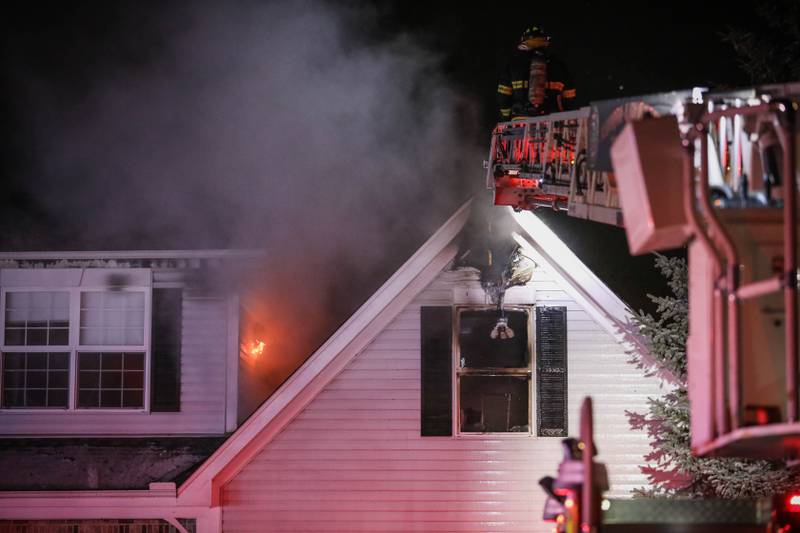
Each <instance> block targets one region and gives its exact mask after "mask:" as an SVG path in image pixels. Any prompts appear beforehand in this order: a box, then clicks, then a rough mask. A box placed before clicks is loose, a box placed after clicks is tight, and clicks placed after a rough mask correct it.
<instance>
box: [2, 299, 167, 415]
mask: <svg viewBox="0 0 800 533" xmlns="http://www.w3.org/2000/svg"><path fill="white" fill-rule="evenodd" d="M150 297H151V293H150V289H149V288H144V287H141V288H135V287H126V288H124V289H114V290H108V289H103V290H101V289H89V288H69V289H67V290H57V291H52V290H16V289H14V288H8V289H4V290H3V291H2V302H3V309H4V313H3V332H4V335H3V344H2V346H0V350H2V358H0V365H2V395H0V407H2V408H4V409H19V408H33V409H41V408H60V409H102V408H113V409H139V410H143V409H146V408H147V399H148V394H147V392H148V383H147V379H146V376H147V369H148V368H149V357H150V354H149V352H150V349H149V330H150V328H149V313H150V309H149V306H150Z"/></svg>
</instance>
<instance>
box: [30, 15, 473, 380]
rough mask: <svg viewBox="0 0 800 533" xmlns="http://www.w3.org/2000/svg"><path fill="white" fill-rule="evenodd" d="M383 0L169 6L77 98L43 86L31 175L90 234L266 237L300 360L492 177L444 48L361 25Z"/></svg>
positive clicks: (245, 242)
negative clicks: (150, 35) (149, 48)
mask: <svg viewBox="0 0 800 533" xmlns="http://www.w3.org/2000/svg"><path fill="white" fill-rule="evenodd" d="M375 16H376V15H375V13H364V12H363V11H355V10H353V9H349V8H348V9H342V8H334V7H332V5H331V4H327V3H321V2H281V3H272V4H268V5H259V4H245V3H238V4H230V3H222V2H219V3H216V4H215V5H206V6H203V7H202V8H198V7H197V6H191V7H188V6H184V7H181V8H172V10H171V12H169V13H164V14H163V17H161V19H160V21H159V23H158V25H157V28H156V29H157V30H158V31H156V32H155V34H156V37H157V39H155V42H156V44H157V45H154V47H155V48H154V49H155V50H156V52H154V53H152V54H150V57H149V58H148V60H147V61H143V62H140V64H137V65H135V66H130V67H127V68H124V69H123V68H120V69H117V70H115V71H114V72H111V73H108V72H106V73H104V75H103V76H98V79H97V81H96V83H94V84H93V86H91V87H90V88H89V92H88V95H87V96H86V97H85V98H82V99H80V101H79V103H78V104H77V105H73V106H71V107H70V108H69V109H65V108H64V106H63V104H62V102H61V100H60V99H59V98H58V95H57V94H54V93H53V92H49V93H48V91H47V90H46V88H45V89H40V91H39V94H40V96H41V97H40V98H39V99H38V101H37V106H36V109H37V111H36V114H35V120H36V131H37V132H40V134H39V137H38V139H37V146H38V149H37V152H36V154H35V158H36V162H37V165H38V168H37V169H36V172H35V173H34V174H33V175H32V176H31V177H30V180H29V181H30V189H31V190H33V191H36V198H37V199H38V200H39V201H40V202H41V203H42V204H43V205H44V206H45V208H46V210H47V211H49V212H50V213H52V214H54V216H59V217H62V218H64V219H67V220H69V227H70V228H78V229H79V231H80V232H81V235H82V237H84V238H85V242H88V243H102V244H101V245H102V246H104V247H114V246H115V245H116V243H120V245H121V246H130V243H131V242H134V241H135V243H136V246H137V247H140V248H158V247H162V248H185V247H196V246H206V247H209V246H212V247H219V246H232V247H236V246H239V247H258V248H264V249H265V250H266V252H267V263H268V264H267V265H266V266H267V271H268V272H270V274H269V276H267V277H265V278H264V286H265V289H266V296H265V299H267V300H268V302H269V304H268V307H269V308H270V309H271V310H272V311H271V313H272V314H273V316H271V317H266V320H267V321H268V322H270V323H273V324H275V325H276V327H277V324H278V323H281V324H282V326H281V328H282V329H283V330H284V332H285V333H286V335H285V336H286V337H290V336H291V335H290V334H289V332H290V331H296V332H298V335H299V337H298V338H295V339H294V340H293V341H292V342H289V341H288V340H287V341H285V343H284V344H285V345H284V346H283V347H282V349H283V350H285V351H286V354H287V365H286V367H287V368H289V367H291V366H293V363H291V361H292V360H295V359H297V358H298V357H304V356H305V355H308V351H309V348H310V347H311V346H313V345H314V344H316V343H317V342H319V341H320V340H321V339H320V335H322V334H323V333H325V332H329V331H330V328H331V327H332V326H333V325H335V324H336V323H337V322H340V321H341V320H343V319H345V318H346V316H343V314H346V313H349V312H350V311H351V310H352V309H353V308H354V307H355V305H356V304H358V303H360V302H361V301H363V300H364V299H365V298H366V297H368V296H369V292H367V291H371V290H372V289H374V288H375V287H376V285H377V284H379V283H380V282H382V281H383V280H384V279H386V277H387V276H388V275H389V274H390V273H391V270H392V269H394V268H396V267H397V266H399V265H400V264H401V263H402V262H403V260H404V259H405V258H406V257H407V256H408V255H409V254H410V253H411V252H413V248H414V247H416V246H417V245H419V244H421V242H423V241H424V238H425V237H427V236H429V235H430V234H431V232H432V231H433V230H434V229H435V228H436V226H437V225H438V224H440V223H442V222H443V221H444V220H445V219H446V217H447V216H448V215H449V214H450V211H452V210H453V209H455V207H457V205H458V204H459V203H461V202H463V201H464V200H465V199H466V198H467V197H468V196H469V195H470V194H471V193H472V192H473V191H474V190H475V189H476V188H477V187H479V186H480V184H481V166H480V162H481V158H482V156H483V151H484V147H482V146H475V145H474V144H473V143H474V139H475V138H476V135H475V132H474V130H471V129H470V124H471V123H472V122H474V121H472V120H471V117H470V113H471V112H472V107H471V106H470V104H469V102H466V101H465V100H464V99H463V98H462V97H461V96H460V95H459V94H458V93H457V92H456V91H454V90H452V89H451V88H449V87H448V83H447V80H445V79H444V78H443V77H442V76H441V75H440V74H439V71H440V58H439V57H437V55H436V54H435V53H432V52H431V51H429V50H425V49H423V48H421V47H420V46H418V45H416V44H415V43H414V42H412V40H411V39H410V38H408V37H404V36H402V35H401V36H394V37H391V38H383V39H381V40H380V41H376V40H375V39H374V38H373V37H374V36H372V37H371V36H369V35H367V33H366V32H363V31H362V30H364V29H368V28H370V27H371V26H372V25H374V24H375V18H374V17H375ZM148 31H154V30H153V28H148ZM298 324H304V325H306V326H308V328H307V329H302V330H297V329H293V327H294V326H295V325H298ZM309 325H310V326H309ZM290 352H297V353H290Z"/></svg>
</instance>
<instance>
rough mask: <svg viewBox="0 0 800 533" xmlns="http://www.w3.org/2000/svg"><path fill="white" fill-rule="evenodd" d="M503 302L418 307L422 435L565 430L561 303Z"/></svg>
mask: <svg viewBox="0 0 800 533" xmlns="http://www.w3.org/2000/svg"><path fill="white" fill-rule="evenodd" d="M505 309H506V311H505V315H506V319H507V320H508V326H509V327H510V328H511V330H512V331H513V332H514V335H513V336H510V335H494V337H495V338H492V337H493V332H494V330H495V327H496V326H497V323H498V318H500V317H499V314H498V312H497V309H496V308H495V307H488V306H484V307H451V306H422V307H421V308H420V434H421V435H422V436H425V437H450V436H452V435H453V431H454V430H457V433H458V434H460V435H470V434H472V435H475V434H483V433H488V434H502V433H507V434H509V435H514V434H515V435H536V436H537V437H564V436H566V435H567V393H568V386H567V385H568V382H567V308H566V307H548V306H536V307H533V306H506V308H505ZM534 317H535V318H534ZM503 337H505V338H503ZM534 346H535V348H534ZM454 388H455V392H454ZM534 407H535V409H534Z"/></svg>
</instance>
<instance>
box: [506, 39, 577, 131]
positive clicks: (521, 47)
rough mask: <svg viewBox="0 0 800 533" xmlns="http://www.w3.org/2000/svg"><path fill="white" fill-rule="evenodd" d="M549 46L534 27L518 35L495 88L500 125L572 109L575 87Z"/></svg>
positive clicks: (546, 40) (548, 41) (547, 40)
mask: <svg viewBox="0 0 800 533" xmlns="http://www.w3.org/2000/svg"><path fill="white" fill-rule="evenodd" d="M549 45H550V36H549V35H547V34H546V33H545V32H544V31H543V30H542V29H541V28H539V27H538V26H531V27H530V28H528V29H526V30H525V31H524V32H523V33H522V36H521V37H520V39H519V44H518V45H517V50H515V51H514V53H513V55H512V57H510V58H509V62H508V65H507V66H506V67H505V68H504V69H503V71H502V73H501V75H500V80H499V83H498V85H497V101H498V106H499V108H500V117H499V120H500V121H501V122H505V121H507V120H512V119H515V118H524V117H531V116H538V115H546V114H548V113H555V112H557V111H566V110H569V109H573V107H574V102H575V94H576V93H575V86H574V85H573V84H572V80H571V79H570V77H569V74H568V73H567V70H566V68H565V67H564V65H563V63H561V61H559V60H558V58H556V57H555V56H553V55H552V54H550V53H548V46H549Z"/></svg>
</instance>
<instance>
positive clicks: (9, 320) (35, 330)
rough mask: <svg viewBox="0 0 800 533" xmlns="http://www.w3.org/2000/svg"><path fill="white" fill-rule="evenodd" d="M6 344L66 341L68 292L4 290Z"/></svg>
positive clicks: (48, 343) (61, 342)
mask: <svg viewBox="0 0 800 533" xmlns="http://www.w3.org/2000/svg"><path fill="white" fill-rule="evenodd" d="M4 332H5V345H6V346H66V345H67V344H69V292H65V291H39V292H33V291H20V292H8V293H6V306H5V328H4Z"/></svg>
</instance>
